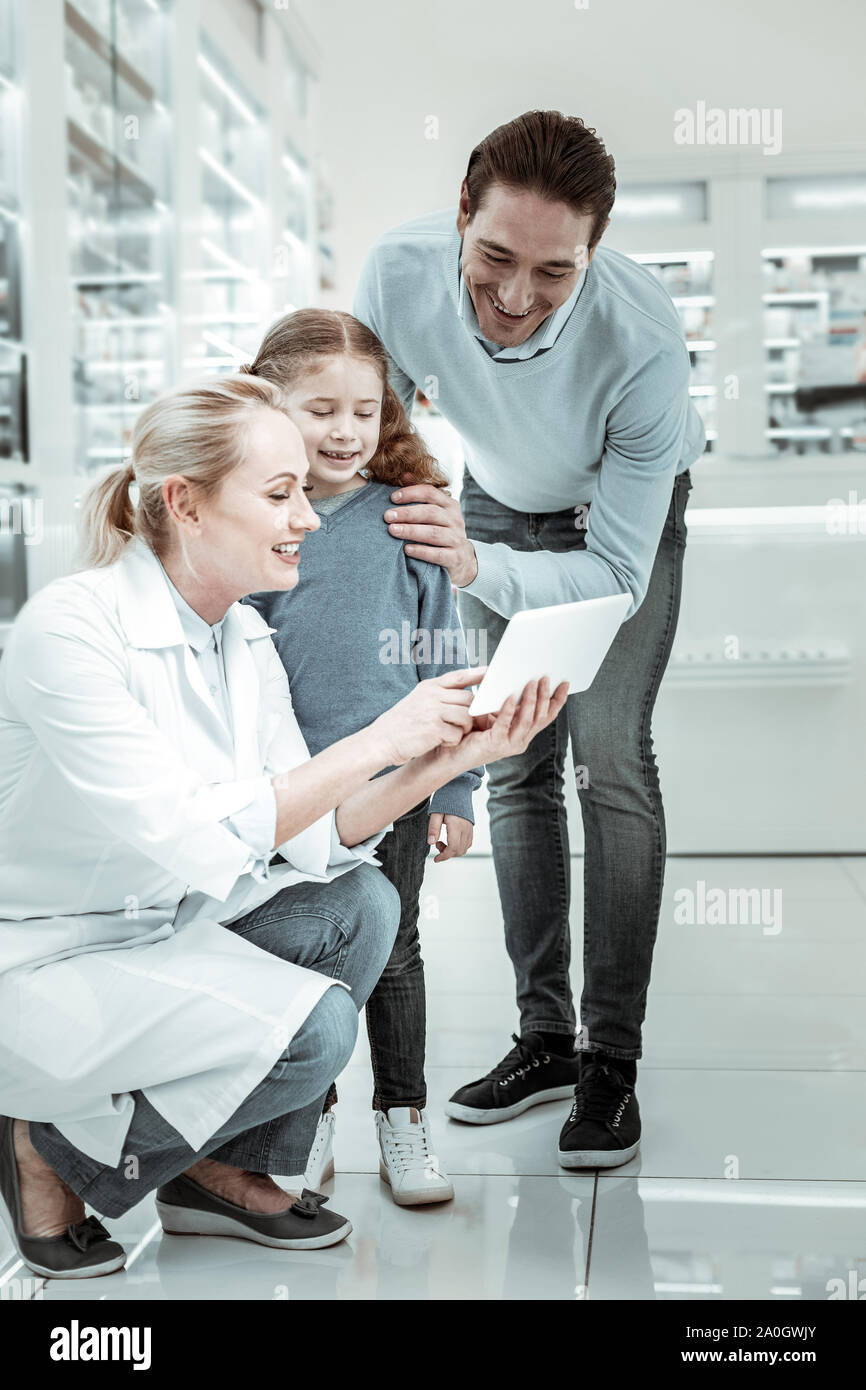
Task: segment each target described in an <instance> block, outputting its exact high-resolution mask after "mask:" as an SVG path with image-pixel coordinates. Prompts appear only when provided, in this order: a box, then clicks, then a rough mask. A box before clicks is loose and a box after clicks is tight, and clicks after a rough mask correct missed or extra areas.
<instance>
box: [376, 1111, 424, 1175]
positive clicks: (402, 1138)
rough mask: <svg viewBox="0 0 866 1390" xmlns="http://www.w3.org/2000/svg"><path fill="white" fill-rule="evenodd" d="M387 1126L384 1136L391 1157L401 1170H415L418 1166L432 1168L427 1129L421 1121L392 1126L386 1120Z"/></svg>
mask: <svg viewBox="0 0 866 1390" xmlns="http://www.w3.org/2000/svg"><path fill="white" fill-rule="evenodd" d="M388 1124H389V1126H390V1129H386V1131H385V1134H386V1136H387V1139H388V1143H389V1147H390V1149H391V1150H392V1154H393V1157H394V1158H395V1159H396V1160H397V1162H398V1164H399V1165H400V1167H401V1168H417V1167H418V1166H419V1164H420V1166H421V1167H423V1168H431V1167H432V1166H433V1155H432V1154H431V1152H430V1147H429V1143H428V1140H427V1128H426V1125H425V1124H424V1121H423V1120H420V1121H418V1123H417V1124H414V1125H413V1124H411V1123H410V1124H406V1125H392V1124H391V1121H390V1119H388Z"/></svg>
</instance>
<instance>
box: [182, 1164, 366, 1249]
mask: <svg viewBox="0 0 866 1390" xmlns="http://www.w3.org/2000/svg"><path fill="white" fill-rule="evenodd" d="M327 1200H328V1198H327V1197H324V1196H323V1195H322V1193H321V1192H313V1191H311V1190H310V1189H309V1188H306V1187H305V1188H304V1190H303V1193H302V1195H301V1196H300V1197H296V1198H295V1201H294V1203H293V1204H292V1206H290V1207H288V1208H287V1209H286V1210H285V1211H279V1212H276V1213H275V1214H274V1215H269V1214H268V1213H266V1212H258V1211H247V1209H246V1207H239V1206H236V1204H235V1203H234V1202H227V1201H226V1199H225V1198H224V1197H218V1196H217V1194H216V1193H215V1192H209V1191H208V1189H207V1188H206V1187H202V1185H201V1183H197V1182H195V1180H194V1179H193V1178H188V1177H186V1176H184V1175H183V1174H181V1175H180V1176H179V1177H176V1178H172V1180H171V1182H168V1183H166V1184H165V1186H164V1187H160V1188H158V1189H157V1193H156V1210H157V1212H158V1213H159V1219H160V1221H161V1222H162V1229H163V1230H164V1231H168V1232H169V1233H171V1234H173V1235H180V1236H236V1237H239V1238H240V1239H241V1240H253V1241H255V1242H256V1243H257V1244H258V1245H271V1246H274V1247H276V1249H278V1250H320V1249H321V1248H322V1246H325V1245H336V1244H337V1242H338V1241H341V1240H345V1238H346V1236H347V1235H349V1234H350V1232H351V1230H352V1223H351V1221H348V1220H347V1219H346V1217H345V1216H339V1215H338V1214H337V1212H335V1211H322V1207H323V1206H324V1205H325V1203H326V1202H327Z"/></svg>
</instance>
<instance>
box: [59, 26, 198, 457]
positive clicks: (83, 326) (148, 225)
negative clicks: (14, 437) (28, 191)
mask: <svg viewBox="0 0 866 1390" xmlns="http://www.w3.org/2000/svg"><path fill="white" fill-rule="evenodd" d="M64 21H65V56H66V63H65V83H64V88H65V93H66V143H67V176H66V188H67V208H68V215H67V230H68V242H69V259H70V277H71V284H72V301H73V303H72V327H73V357H72V364H71V369H72V379H73V385H72V396H73V406H74V412H75V441H76V449H75V453H76V464H77V466H78V467H79V468H80V469H81V470H82V471H86V472H91V471H93V470H94V469H95V468H99V467H100V466H102V465H104V464H116V463H117V462H119V461H120V460H121V459H122V458H123V457H124V454H125V452H126V448H127V444H128V440H129V433H130V429H131V427H132V423H133V421H134V420H135V416H136V414H137V412H138V411H139V410H140V409H141V407H142V406H143V405H146V404H147V403H148V402H149V401H151V400H153V399H154V398H155V397H156V396H157V395H159V393H160V392H161V391H163V390H164V389H165V387H166V386H167V385H168V383H169V382H170V380H171V377H172V372H173V365H174V363H173V342H174V336H175V332H174V312H173V306H172V300H173V263H172V251H173V247H172V216H171V210H170V207H169V200H170V198H171V188H172V170H171V148H172V143H173V141H174V138H175V133H176V132H175V129H174V124H173V121H172V117H171V107H170V96H169V91H168V67H169V53H170V43H171V12H170V10H169V9H168V8H165V9H163V8H160V7H159V6H158V5H150V4H148V3H146V0H66V3H65V5H64Z"/></svg>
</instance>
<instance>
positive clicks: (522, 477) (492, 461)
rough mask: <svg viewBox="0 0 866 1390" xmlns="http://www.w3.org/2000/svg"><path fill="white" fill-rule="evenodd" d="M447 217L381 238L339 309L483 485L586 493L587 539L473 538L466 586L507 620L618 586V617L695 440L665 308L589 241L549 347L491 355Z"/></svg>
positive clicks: (638, 584) (639, 270) (640, 594)
mask: <svg viewBox="0 0 866 1390" xmlns="http://www.w3.org/2000/svg"><path fill="white" fill-rule="evenodd" d="M456 218H457V209H456V208H446V209H444V210H442V211H439V212H434V213H429V214H427V215H426V216H425V217H419V218H417V219H416V220H414V221H411V222H405V223H402V224H401V225H400V226H398V227H395V228H394V229H393V230H392V231H390V232H386V233H385V234H384V236H382V237H380V239H379V240H378V241H377V242H376V244H375V245H374V247H373V248H372V250H371V251H370V253H369V255H368V256H367V259H366V261H365V262H364V265H363V268H362V271H361V278H360V281H359V283H358V290H357V294H356V296H355V303H354V306H353V313H354V314H355V317H356V318H359V319H361V321H362V322H363V323H366V324H367V325H368V327H370V328H371V329H372V330H373V332H374V333H375V334H376V335H377V336H378V337H379V338H380V339H381V341H382V343H383V344H384V346H385V349H386V351H387V352H388V355H389V358H390V368H389V370H390V380H391V384H392V386H393V387H394V389H395V391H396V392H397V394H398V396H400V398H401V400H402V401H403V404H404V406H405V407H406V409H407V410H409V409H411V405H412V401H413V399H414V394H415V388H416V386H418V387H420V388H421V390H422V391H423V392H424V394H425V395H427V396H429V397H430V398H431V399H432V400H435V402H436V405H437V406H438V408H439V410H440V411H441V412H442V414H443V415H444V416H445V418H446V419H447V420H449V421H450V422H451V424H452V425H453V426H454V427H455V428H456V430H457V431H458V433H459V434H460V436H461V439H462V440H463V445H464V450H465V457H466V465H467V467H468V469H469V472H470V473H471V474H472V477H473V478H474V479H475V481H476V482H477V483H479V484H480V486H481V487H482V488H484V490H485V492H488V493H490V495H491V496H492V497H495V498H496V499H497V500H498V501H500V502H502V503H503V504H504V505H505V506H507V507H513V508H515V509H516V510H517V511H521V512H553V511H561V510H564V509H565V508H570V507H575V506H577V505H578V504H581V503H589V504H591V505H590V510H589V514H588V526H587V531H586V549H585V550H575V551H570V552H566V553H556V554H554V553H552V552H550V551H531V552H520V551H516V550H511V549H510V548H509V547H508V546H506V545H504V544H502V543H500V542H496V543H489V542H484V541H475V542H474V545H475V551H476V554H477V556H478V575H477V577H476V579H474V580H473V582H472V583H471V584H468V585H466V586H465V588H466V592H467V593H471V594H475V595H477V597H478V598H479V599H481V600H482V601H483V602H484V603H486V604H487V605H488V607H489V608H492V609H494V610H495V611H496V612H498V613H501V614H503V615H504V616H506V617H510V616H511V615H512V614H513V613H517V612H519V611H520V610H521V609H524V608H541V607H544V606H545V605H547V604H554V603H569V602H573V601H574V600H575V599H583V598H598V597H602V596H604V595H606V594H616V593H628V594H630V595H631V598H632V605H631V608H630V609H629V614H628V616H629V617H630V616H631V614H632V613H634V612H635V610H636V609H637V608H638V607H639V606H640V604H641V603H642V602H643V599H644V596H645V594H646V590H647V585H648V583H649V577H650V572H651V570H652V566H653V561H654V559H655V553H656V550H657V549H658V544H659V540H660V538H661V533H662V529H663V527H664V523H665V519H666V517H667V513H668V507H669V505H670V500H671V490H672V488H673V482H674V477H675V476H676V474H678V473H682V472H684V471H685V469H686V468H688V467H689V465H690V464H692V463H694V462H695V460H696V459H697V458H699V457H700V455H701V453H702V452H703V449H704V445H705V442H706V439H705V434H704V427H703V422H702V421H701V418H700V416H699V415H698V413H697V411H696V410H695V408H694V406H693V405H692V402H691V400H690V398H689V394H688V387H689V355H688V351H687V348H686V345H685V339H684V337H683V332H682V328H681V326H680V321H679V317H678V315H677V311H676V308H675V307H674V305H673V303H672V301H671V299H670V296H669V295H668V294H667V292H666V291H665V290H664V289H663V288H662V286H661V285H660V284H659V283H658V281H657V280H656V279H655V277H654V276H653V275H651V274H650V272H649V271H648V270H646V269H645V268H644V267H643V266H641V265H638V264H636V263H635V262H634V261H632V260H630V259H629V257H628V256H624V255H622V254H621V253H620V252H619V251H611V250H607V249H605V248H604V247H600V248H599V249H598V250H597V251H596V252H595V255H594V256H593V258H592V260H591V261H590V263H589V265H588V267H587V268H586V272H585V274H584V276H583V283H582V285H581V286H580V292H579V294H578V296H577V299H576V301H575V303H574V307H573V308H572V310H571V313H570V314H569V316H568V319H567V321H566V323H565V324H564V326H563V327H562V329H561V330H560V332H559V333H558V335H557V337H556V339H555V342H554V343H553V346H552V347H549V348H548V349H547V350H546V351H544V352H542V353H540V354H539V355H538V356H536V357H530V358H528V359H526V360H518V361H496V360H494V359H493V358H492V357H491V356H490V355H489V354H488V353H487V351H485V349H484V347H483V345H482V344H481V342H479V340H478V339H477V338H476V336H475V335H474V333H473V332H472V330H471V328H470V327H469V325H468V322H466V321H464V319H461V317H460V316H459V313H458V305H459V295H460V264H459V262H460V251H461V240H460V234H459V232H458V231H457V226H456ZM470 539H471V538H470Z"/></svg>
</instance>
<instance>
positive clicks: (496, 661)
mask: <svg viewBox="0 0 866 1390" xmlns="http://www.w3.org/2000/svg"><path fill="white" fill-rule="evenodd" d="M630 605H631V597H630V595H629V594H611V595H610V596H609V597H607V598H586V599H581V600H580V602H579V603H558V604H555V605H554V606H553V607H551V608H527V609H524V611H523V612H521V613H515V615H514V617H513V618H511V620H510V621H509V623H508V626H507V627H506V629H505V631H504V632H503V634H502V637H501V639H500V642H499V646H498V647H497V648H496V651H495V652H494V653H493V656H492V657H491V659H490V664H489V666H488V668H487V673H486V675H484V676H483V677H482V679H481V683H480V685H479V686H478V688H477V690H476V693H475V698H474V700H473V701H472V704H471V705H470V706H469V713H470V714H494V713H495V712H496V711H497V710H498V709H501V708H502V706H503V705H504V703H505V701H506V700H507V699H508V697H509V695H519V694H520V692H521V691H522V690H523V687H524V686H525V685H526V683H527V681H533V680H541V677H542V676H548V677H549V679H550V691H551V694H552V693H553V691H554V690H555V689H556V687H557V686H558V685H559V684H560V682H562V681H568V693H569V694H570V695H573V694H574V693H575V692H576V691H579V690H587V689H589V687H590V686H591V685H592V682H593V681H594V680H595V677H596V673H597V671H598V668H599V666H600V665H601V663H602V662H603V661H604V658H605V657H606V656H607V653H608V651H609V650H610V646H611V643H612V642H613V639H614V637H615V636H616V634H617V632H618V630H619V628H620V626H621V624H622V621H623V619H624V618H625V615H626V612H627V611H628V609H629V607H630Z"/></svg>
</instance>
